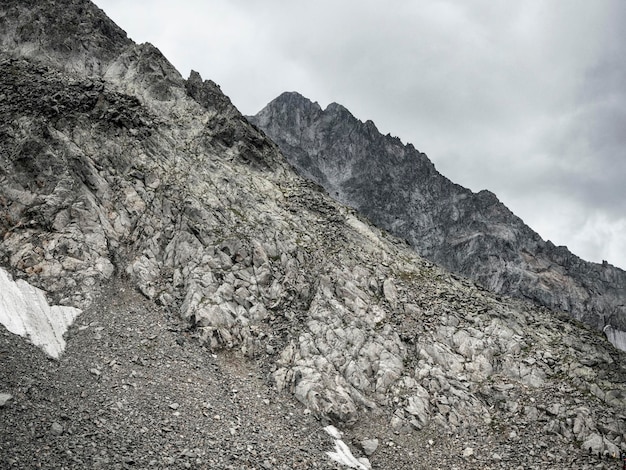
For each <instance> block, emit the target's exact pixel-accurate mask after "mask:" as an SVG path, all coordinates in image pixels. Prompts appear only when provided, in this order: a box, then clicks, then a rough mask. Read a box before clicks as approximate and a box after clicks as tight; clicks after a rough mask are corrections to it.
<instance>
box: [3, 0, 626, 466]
mask: <svg viewBox="0 0 626 470" xmlns="http://www.w3.org/2000/svg"><path fill="white" fill-rule="evenodd" d="M77 18H78V19H79V20H80V21H77ZM0 21H1V24H2V28H0V43H1V44H2V45H3V47H2V51H1V52H0V267H1V268H3V269H5V270H6V271H8V272H9V273H10V274H11V276H12V278H13V279H15V280H20V281H19V282H27V283H28V284H29V285H32V286H35V287H37V288H39V289H43V290H44V291H45V292H46V295H47V301H48V302H49V303H50V304H51V305H60V306H65V307H73V308H80V309H81V310H82V311H83V313H81V314H80V315H79V316H78V318H77V320H76V323H75V324H74V326H72V327H70V332H69V335H68V337H67V338H66V342H67V348H66V351H65V353H64V354H62V355H61V356H60V358H59V359H58V360H54V361H52V360H49V359H47V358H46V356H44V353H43V352H42V351H39V350H38V349H36V348H34V347H33V346H31V345H30V344H28V343H26V342H25V341H24V340H22V339H21V338H19V337H17V336H15V335H14V334H12V333H10V332H8V331H6V330H3V331H2V333H1V334H0V358H1V360H0V387H2V389H0V420H1V422H2V423H3V426H0V462H1V463H2V468H33V467H44V468H97V467H100V468H131V467H138V468H145V467H154V468H225V469H226V468H229V469H239V468H257V469H258V468H264V469H289V468H346V467H347V464H350V465H352V467H353V468H369V467H370V466H371V467H372V468H381V469H384V468H388V469H415V468H423V469H432V468H454V467H457V468H458V467H463V468H476V469H488V468H511V467H513V468H517V467H519V468H528V467H530V468H562V466H563V465H564V463H567V464H569V465H573V466H575V467H577V468H614V467H615V465H617V463H616V461H615V460H610V459H608V460H605V455H606V456H610V455H612V454H614V453H617V452H618V451H619V450H620V449H623V450H626V444H625V443H626V424H625V423H626V419H625V416H624V415H625V413H626V386H625V385H624V383H625V379H626V366H625V365H624V364H626V361H625V360H624V359H625V358H624V354H623V353H621V352H619V351H617V350H615V349H614V348H613V347H612V346H611V345H610V344H609V343H608V342H607V341H606V340H605V339H604V338H603V337H602V336H601V335H600V334H598V333H596V332H594V331H592V330H590V329H588V328H586V327H584V326H583V325H581V324H579V323H577V322H576V321H574V320H572V319H571V318H569V317H567V316H559V315H555V314H553V313H552V312H549V311H547V310H544V309H541V308H537V307H535V306H533V305H531V304H529V303H524V302H522V301H519V300H511V299H509V298H505V297H498V296H495V295H494V294H492V293H489V292H488V291H485V290H483V289H482V288H480V287H478V286H476V285H474V284H473V283H472V282H470V281H467V280H465V279H464V278H460V277H456V276H454V275H451V274H449V273H448V272H446V271H444V270H443V269H441V268H439V267H437V266H434V265H433V264H431V263H429V262H427V261H425V260H424V259H422V258H421V257H419V256H418V255H417V254H416V253H415V251H414V250H412V249H411V248H410V247H409V246H407V245H406V244H405V243H404V242H403V241H401V240H400V239H397V238H395V237H393V236H391V235H389V234H387V233H386V232H383V231H381V230H380V229H377V228H375V227H373V226H371V225H370V224H369V223H368V222H366V221H364V220H362V219H361V218H360V217H359V216H358V214H357V213H356V212H355V211H353V210H352V209H349V208H347V207H345V206H343V205H341V204H339V203H337V202H336V201H334V200H332V199H331V198H329V197H328V196H327V195H326V194H325V193H324V192H323V191H322V190H321V188H320V187H319V186H317V185H315V184H313V183H310V182H307V181H306V180H304V179H302V178H301V177H299V176H297V175H296V174H295V173H294V172H293V171H292V170H291V168H290V166H289V164H288V163H287V162H286V160H285V159H284V157H283V155H282V154H281V153H280V152H279V150H278V148H277V147H276V146H275V144H273V143H272V142H271V141H269V140H268V139H267V138H266V137H265V135H264V134H263V133H261V132H260V131H258V130H257V129H256V128H254V127H253V126H252V125H250V124H249V123H248V122H247V121H246V119H245V118H244V117H243V116H241V115H240V114H239V112H238V111H237V110H236V109H235V108H234V107H233V106H232V104H231V103H230V101H229V100H228V98H226V97H225V96H224V95H223V94H221V92H220V91H219V87H218V86H217V85H216V84H214V83H213V82H210V81H203V80H202V79H201V78H200V76H199V75H198V74H196V73H192V75H191V77H190V78H189V79H188V80H184V79H183V78H182V77H181V76H180V75H179V74H178V72H176V70H174V68H173V67H172V66H171V64H169V63H168V62H167V60H166V59H165V58H164V57H163V56H162V55H161V54H160V53H159V52H158V50H157V49H156V48H155V47H153V46H151V45H149V44H143V45H136V44H134V43H132V42H130V41H129V40H128V39H126V37H125V35H124V34H123V33H122V32H120V30H119V28H117V27H116V26H115V25H114V24H113V23H112V22H110V20H108V19H107V18H106V17H105V16H104V15H103V13H102V12H101V11H99V10H98V9H97V8H96V7H95V6H94V5H93V4H91V3H89V2H88V1H86V0H85V1H83V0H68V1H64V2H59V1H52V0H47V1H38V2H28V1H23V2H13V1H12V2H5V3H4V4H3V5H2V7H0ZM72 22H74V23H76V24H78V25H80V26H77V27H76V28H75V29H73V30H68V33H67V34H66V35H62V34H58V32H59V31H62V30H63V28H64V27H65V26H64V25H67V24H68V23H72ZM5 277H6V279H4V277H3V282H13V281H12V280H10V279H9V276H6V275H5ZM20 285H22V284H20ZM0 296H3V298H4V292H0ZM9 308H10V307H9ZM329 424H333V425H334V426H336V427H337V428H339V430H340V432H343V436H341V435H340V434H338V433H337V432H335V431H334V430H333V429H332V428H330V432H331V434H333V437H331V436H330V435H328V434H327V433H326V432H325V431H324V427H326V426H327V425H329ZM339 437H342V440H339ZM329 452H330V454H329ZM348 453H353V454H355V455H354V457H350V456H349V455H348ZM331 455H332V457H333V458H335V459H336V460H337V459H338V460H339V461H341V462H343V464H342V463H338V462H335V461H333V460H332V459H331ZM357 458H358V459H360V460H357Z"/></svg>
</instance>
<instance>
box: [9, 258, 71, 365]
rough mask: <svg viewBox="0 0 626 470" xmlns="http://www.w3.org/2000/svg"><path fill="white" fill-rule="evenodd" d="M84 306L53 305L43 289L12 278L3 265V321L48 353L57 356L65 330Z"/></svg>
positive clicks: (63, 341)
mask: <svg viewBox="0 0 626 470" xmlns="http://www.w3.org/2000/svg"><path fill="white" fill-rule="evenodd" d="M80 313H81V310H79V309H77V308H74V307H62V306H50V305H49V304H48V301H47V300H46V297H45V295H44V291H42V290H41V289H38V288H36V287H33V286H31V285H30V284H28V283H27V282H26V281H23V280H22V279H18V280H17V281H13V279H12V278H11V276H10V275H9V273H7V272H6V271H5V270H4V269H2V268H0V323H2V324H3V325H4V326H5V328H6V329H7V330H9V331H10V332H11V333H14V334H16V335H20V336H24V337H26V338H29V339H30V341H31V342H32V343H33V344H34V345H35V346H37V347H39V348H41V349H43V351H44V352H45V353H46V354H48V355H49V356H51V357H53V358H55V359H58V357H59V356H60V355H61V353H62V352H63V350H64V349H65V340H64V339H63V334H64V333H65V332H66V331H67V329H68V328H69V326H70V325H71V324H72V322H73V321H74V319H75V318H76V317H77V316H78V315H79V314H80Z"/></svg>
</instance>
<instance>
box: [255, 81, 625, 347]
mask: <svg viewBox="0 0 626 470" xmlns="http://www.w3.org/2000/svg"><path fill="white" fill-rule="evenodd" d="M249 119H250V120H251V121H252V122H253V123H255V124H256V125H258V126H259V127H260V128H261V129H263V130H264V131H265V132H266V133H267V134H268V135H269V136H270V137H271V138H272V139H273V140H274V142H276V143H277V144H278V146H279V147H280V148H281V150H282V151H283V153H284V155H285V156H286V157H287V159H288V160H289V162H290V163H291V164H292V165H293V166H294V167H295V168H296V169H297V170H298V172H299V173H300V174H302V175H304V176H305V177H307V178H309V179H311V180H312V181H315V182H316V183H318V184H320V185H322V186H323V187H324V188H325V189H326V191H327V192H328V194H330V195H331V196H332V197H334V198H335V199H337V200H338V201H341V202H342V203H345V204H348V205H349V206H351V207H354V208H356V209H357V210H358V211H359V212H360V213H362V214H364V215H365V216H366V217H367V218H368V219H369V220H371V221H372V222H373V223H375V224H376V225H378V226H379V227H382V228H384V229H385V230H389V231H390V232H391V233H393V234H394V235H396V236H398V237H400V238H403V239H405V240H407V241H408V242H409V243H410V244H411V245H412V246H413V247H414V248H415V249H416V251H417V252H418V253H419V254H421V255H422V256H425V257H426V258H428V259H430V260H432V261H435V262H436V263H438V264H440V265H441V266H444V267H446V268H447V269H449V270H451V271H454V272H456V273H459V274H463V275H465V276H468V277H470V278H471V279H474V280H475V281H477V282H479V283H481V284H482V285H483V286H485V287H487V288H488V289H490V290H492V291H494V292H497V293H504V294H509V295H514V296H516V297H521V298H527V299H531V300H533V301H536V302H538V303H540V304H541V305H545V306H547V307H549V308H551V309H554V310H561V311H565V312H568V313H570V314H571V315H572V316H573V317H574V318H576V319H577V320H580V321H583V322H585V323H587V324H589V325H591V326H593V327H595V328H598V329H600V330H602V329H604V328H605V327H607V326H609V327H610V328H612V329H615V330H621V331H626V272H624V271H622V270H621V269H618V268H616V267H614V266H612V265H610V264H608V263H604V264H601V265H600V264H595V263H590V262H586V261H583V260H581V259H580V258H578V257H577V256H575V255H573V254H572V253H570V252H569V251H568V250H567V248H565V247H557V246H554V245H553V244H552V243H550V242H545V241H543V240H542V239H541V238H540V237H539V235H537V234H536V233H535V232H533V231H532V230H531V229H530V228H529V227H528V226H527V225H525V224H524V222H523V221H522V220H521V219H519V218H518V217H516V216H515V215H514V214H513V213H511V211H509V210H508V209H507V208H506V207H505V206H504V205H503V204H502V203H500V201H498V199H497V198H496V196H495V195H494V194H493V193H490V192H489V191H481V192H479V193H473V192H471V191H470V190H468V189H466V188H463V187H461V186H459V185H457V184H454V183H452V182H451V181H449V180H448V179H447V178H445V177H444V176H442V175H441V174H440V173H438V172H437V170H436V169H435V167H434V166H433V164H432V163H431V162H430V160H429V159H428V158H427V156H426V155H425V154H424V153H421V152H419V151H418V150H416V149H415V148H414V147H413V146H412V145H411V144H409V145H403V144H402V142H401V141H400V140H399V139H397V138H394V137H391V136H390V135H387V136H383V135H382V134H380V133H379V132H378V130H377V129H376V126H375V125H374V123H372V122H371V121H367V122H365V123H363V122H361V121H359V120H358V119H356V118H355V117H354V116H352V114H350V112H349V111H348V110H347V109H345V108H344V107H342V106H341V105H338V104H336V103H333V104H330V105H329V106H328V107H327V108H326V109H325V110H322V109H321V108H320V106H319V105H318V104H317V103H312V102H311V101H309V100H308V99H307V98H305V97H303V96H301V95H299V94H297V93H284V94H283V95H281V96H279V97H278V98H276V99H275V100H274V101H272V102H271V103H270V104H268V105H267V106H266V107H265V108H264V109H263V110H261V111H260V112H259V113H258V114H257V115H256V116H253V117H250V118H249ZM613 339H614V340H615V342H616V343H619V341H618V340H617V337H615V338H613ZM622 346H623V348H624V349H626V342H625V343H624V344H623V345H622Z"/></svg>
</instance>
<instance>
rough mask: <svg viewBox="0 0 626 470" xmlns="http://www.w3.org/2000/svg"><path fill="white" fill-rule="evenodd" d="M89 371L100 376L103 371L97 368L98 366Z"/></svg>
mask: <svg viewBox="0 0 626 470" xmlns="http://www.w3.org/2000/svg"><path fill="white" fill-rule="evenodd" d="M89 372H91V373H92V374H93V375H95V376H96V377H98V376H99V375H100V374H101V372H100V371H99V370H98V369H96V368H93V369H89Z"/></svg>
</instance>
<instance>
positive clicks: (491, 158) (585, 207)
mask: <svg viewBox="0 0 626 470" xmlns="http://www.w3.org/2000/svg"><path fill="white" fill-rule="evenodd" d="M95 3H96V4H97V5H98V6H100V7H101V8H102V9H103V10H104V11H105V12H106V13H107V14H108V15H109V16H110V17H111V18H112V19H113V20H114V21H115V22H116V23H117V24H118V25H119V26H121V27H122V28H123V29H124V30H126V31H127V32H128V35H129V36H130V37H131V38H132V39H133V40H134V41H136V42H139V43H141V42H151V43H153V44H154V45H155V46H157V47H158V48H159V49H160V50H161V51H162V52H163V54H165V56H166V57H167V58H168V59H169V60H170V61H171V62H172V63H173V64H174V65H175V66H176V67H177V68H178V70H179V71H180V72H181V73H182V75H183V76H184V77H185V78H186V77H188V75H189V72H190V70H191V69H194V70H197V71H198V72H200V74H201V75H202V77H203V78H205V79H206V78H210V79H212V80H214V81H215V82H217V83H218V84H219V85H220V86H221V87H222V90H223V91H224V92H225V93H226V94H227V95H228V96H229V97H230V98H231V100H232V101H233V103H234V104H235V105H236V106H237V107H238V108H239V109H240V111H242V112H243V113H244V114H256V113H257V112H258V111H259V110H260V109H261V108H263V106H265V105H266V104H267V103H268V102H269V101H271V100H272V99H273V98H275V97H276V96H278V95H279V94H280V93H282V92H283V91H298V92H300V93H302V94H303V95H305V96H307V97H308V98H310V99H311V100H312V101H317V102H319V104H320V105H321V106H322V107H325V106H327V105H328V104H329V103H331V102H333V101H334V102H337V103H340V104H342V105H344V106H345V107H347V108H348V109H349V110H350V111H351V112H352V114H354V115H355V116H356V117H357V118H359V119H361V120H363V121H365V120H367V119H371V120H373V121H374V122H375V123H376V125H377V126H378V128H379V130H380V131H381V132H383V133H385V134H386V133H388V132H389V133H391V134H392V135H395V136H398V137H400V138H401V139H402V140H403V141H404V142H405V143H406V142H411V143H413V144H414V145H415V147H416V148H418V149H419V150H421V151H422V152H425V153H427V154H428V156H429V157H430V159H431V160H432V161H433V162H434V163H435V165H436V167H437V169H438V170H439V171H440V172H441V173H442V174H444V175H445V176H447V177H448V178H450V179H451V180H452V181H454V182H456V183H459V184H462V185H463V186H466V187H468V188H470V189H472V190H473V191H479V190H481V189H489V190H490V191H493V192H494V193H496V195H497V196H498V197H499V198H500V200H501V201H502V202H504V203H505V204H506V205H507V206H508V207H509V208H510V209H511V210H512V211H513V212H514V213H516V214H517V215H518V216H520V217H521V218H522V219H523V220H524V221H525V222H526V223H527V224H528V225H530V226H531V227H532V228H533V229H534V230H536V231H537V232H538V233H539V234H540V235H541V236H542V237H543V238H544V239H546V240H548V239H549V240H552V242H553V243H555V244H557V245H567V246H568V247H569V248H570V250H572V251H573V252H574V253H576V254H577V255H579V256H581V257H582V258H584V259H587V260H590V261H596V262H600V261H602V260H603V259H606V260H608V261H609V262H610V263H612V264H614V265H617V266H620V267H622V268H626V182H625V181H624V180H625V179H626V1H624V0H551V1H546V0H524V1H520V2H514V1H505V0H413V1H409V0H405V1H403V0H397V1H392V2H390V1H386V2H383V1H382V0H377V1H374V0H359V1H357V0H345V1H342V0H315V1H307V2H304V1H296V0H291V1H289V0H265V1H254V0H178V1H177V2H172V1H171V0H133V1H127V0H96V1H95Z"/></svg>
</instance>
